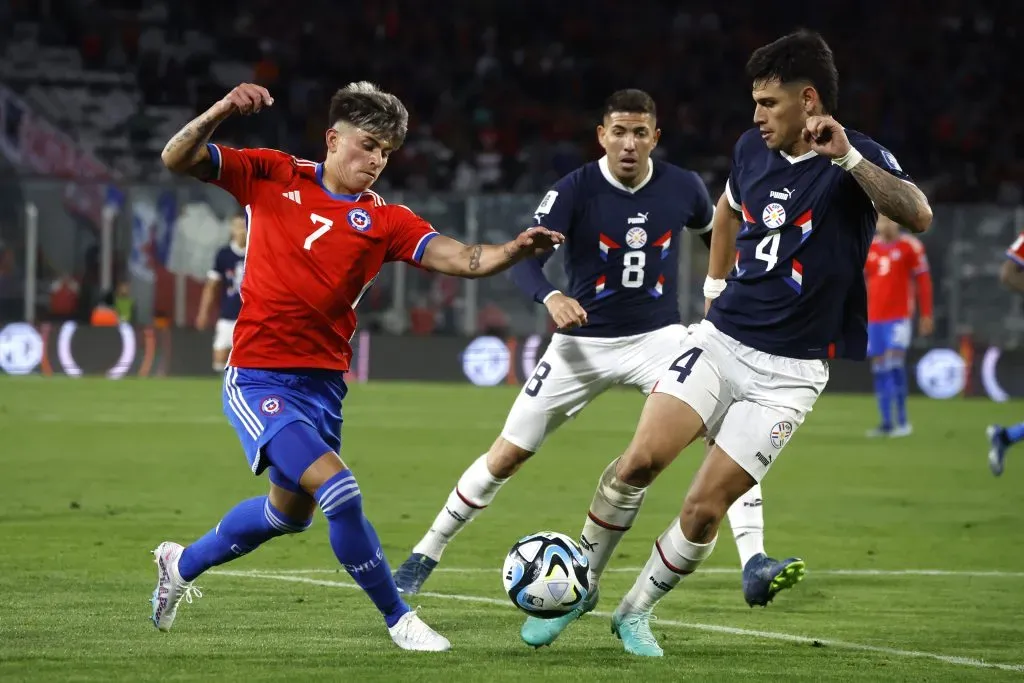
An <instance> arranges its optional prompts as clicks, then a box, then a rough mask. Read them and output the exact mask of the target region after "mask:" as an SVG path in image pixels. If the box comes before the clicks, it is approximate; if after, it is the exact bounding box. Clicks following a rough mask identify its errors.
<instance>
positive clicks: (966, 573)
mask: <svg viewBox="0 0 1024 683" xmlns="http://www.w3.org/2000/svg"><path fill="white" fill-rule="evenodd" d="M641 569H643V567H612V568H609V569H606V570H605V573H606V574H609V573H611V574H623V573H626V574H635V573H636V572H639V571H640V570H641ZM260 571H272V572H274V573H275V574H335V573H342V570H341V569H268V570H260ZM434 571H435V572H438V573H447V574H491V573H494V574H500V573H501V567H500V566H498V567H492V568H490V569H488V568H486V567H438V568H437V569H435V570H434ZM740 573H741V572H740V570H739V569H728V568H726V567H707V568H703V569H701V570H700V571H699V572H698V574H730V575H737V574H740ZM807 573H808V574H814V575H815V576H946V577H959V578H1003V579H1020V578H1024V572H1008V571H1000V570H972V569H815V568H813V567H811V568H809V569H808V570H807Z"/></svg>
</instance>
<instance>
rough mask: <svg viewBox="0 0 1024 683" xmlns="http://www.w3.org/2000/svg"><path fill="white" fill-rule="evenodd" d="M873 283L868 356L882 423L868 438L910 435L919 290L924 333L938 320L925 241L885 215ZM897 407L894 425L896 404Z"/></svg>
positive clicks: (870, 266)
mask: <svg viewBox="0 0 1024 683" xmlns="http://www.w3.org/2000/svg"><path fill="white" fill-rule="evenodd" d="M864 276H865V277H866V278H867V285H868V357H869V358H870V359H871V372H872V373H873V374H874V377H875V396H876V397H877V398H878V411H879V413H881V416H882V421H881V423H880V424H879V426H878V427H876V428H874V429H872V430H871V431H869V432H868V436H871V437H878V436H908V435H909V434H910V433H911V427H910V423H909V422H908V421H907V367H906V352H907V348H908V347H909V346H910V337H911V329H912V328H911V318H912V317H913V312H914V291H916V292H917V311H918V316H919V318H918V333H920V334H921V335H922V336H925V337H926V336H928V335H930V334H931V333H932V331H933V330H934V328H935V323H934V319H933V318H932V276H931V274H930V273H929V272H928V257H927V256H925V253H924V246H923V245H922V244H921V241H920V240H918V239H917V238H916V237H913V236H911V235H906V234H901V233H900V226H899V225H897V224H896V223H895V222H894V221H892V220H891V219H889V218H887V217H885V216H882V215H879V217H878V224H877V228H876V233H875V239H874V240H873V241H872V242H871V249H870V250H869V251H868V260H867V263H866V264H865V266H864ZM894 405H895V408H896V422H895V424H893V416H892V408H893V406H894Z"/></svg>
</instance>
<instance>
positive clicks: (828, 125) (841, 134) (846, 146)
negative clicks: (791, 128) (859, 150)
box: [803, 116, 850, 159]
mask: <svg viewBox="0 0 1024 683" xmlns="http://www.w3.org/2000/svg"><path fill="white" fill-rule="evenodd" d="M803 136H804V140H806V141H807V142H809V143H810V144H811V149H813V150H814V151H815V152H817V153H818V154H821V155H823V156H827V157H829V158H831V159H838V158H839V157H841V156H843V155H845V154H846V153H847V152H849V151H850V140H849V138H847V137H846V130H845V129H844V128H843V127H842V126H841V125H840V124H839V122H838V121H836V120H835V119H834V118H832V117H831V116H808V117H807V122H806V123H805V124H804V131H803Z"/></svg>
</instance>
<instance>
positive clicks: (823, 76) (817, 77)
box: [747, 29, 839, 115]
mask: <svg viewBox="0 0 1024 683" xmlns="http://www.w3.org/2000/svg"><path fill="white" fill-rule="evenodd" d="M747 76H748V77H749V78H750V80H751V81H753V82H754V83H758V82H764V81H776V80H777V81H778V82H779V83H781V84H783V85H786V84H789V83H801V82H805V83H809V84H810V85H812V86H813V87H814V89H815V90H817V91H818V97H819V98H820V99H821V106H822V108H823V109H824V110H825V113H826V114H830V115H831V114H835V113H836V109H838V107H839V72H838V71H837V70H836V64H835V61H834V59H833V57H832V49H831V48H830V47H829V46H828V43H826V42H825V39H824V38H822V37H821V35H820V34H818V33H817V32H815V31H808V30H805V29H800V30H799V31H795V32H793V33H790V34H789V35H786V36H783V37H781V38H779V39H778V40H776V41H774V42H771V43H768V44H767V45H764V46H762V47H759V48H757V49H756V50H754V52H753V54H751V55H750V60H749V61H747Z"/></svg>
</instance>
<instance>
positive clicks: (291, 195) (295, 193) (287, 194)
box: [281, 190, 302, 204]
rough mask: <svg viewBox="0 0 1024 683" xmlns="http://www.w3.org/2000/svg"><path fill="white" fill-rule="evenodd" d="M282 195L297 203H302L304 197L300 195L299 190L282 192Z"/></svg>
mask: <svg viewBox="0 0 1024 683" xmlns="http://www.w3.org/2000/svg"><path fill="white" fill-rule="evenodd" d="M281 196H282V197H285V198H287V199H290V200H292V201H293V202H295V203H296V204H301V203H302V197H300V196H299V191H298V190H290V191H288V192H282V193H281Z"/></svg>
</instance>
